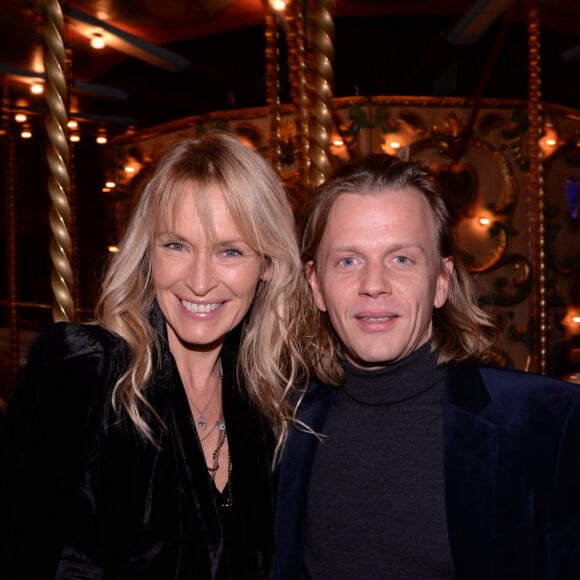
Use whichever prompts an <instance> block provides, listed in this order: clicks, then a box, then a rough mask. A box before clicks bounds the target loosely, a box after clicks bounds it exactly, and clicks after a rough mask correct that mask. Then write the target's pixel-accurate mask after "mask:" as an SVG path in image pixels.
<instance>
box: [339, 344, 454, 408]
mask: <svg viewBox="0 0 580 580" xmlns="http://www.w3.org/2000/svg"><path fill="white" fill-rule="evenodd" d="M431 349H432V345H431V342H430V341H428V342H427V343H425V344H424V345H423V346H421V347H420V348H418V349H417V350H416V351H415V352H413V353H411V354H410V355H409V356H408V357H407V358H405V359H403V360H401V361H399V362H397V363H395V364H393V365H389V366H386V367H384V368H382V369H376V370H365V369H361V368H359V367H355V366H354V365H352V364H351V363H350V362H348V361H346V360H343V362H342V365H343V367H344V370H345V374H346V381H345V385H344V391H345V394H346V395H347V396H348V397H349V398H351V399H354V400H355V401H357V402H359V403H361V404H364V405H389V404H394V403H401V402H404V401H407V400H409V399H412V398H414V397H416V396H418V395H420V394H421V393H423V392H425V391H428V390H429V389H431V388H432V387H433V386H434V385H436V384H437V383H439V381H441V380H442V378H443V369H442V368H441V367H439V366H438V365H437V358H438V352H437V351H434V352H432V350H431Z"/></svg>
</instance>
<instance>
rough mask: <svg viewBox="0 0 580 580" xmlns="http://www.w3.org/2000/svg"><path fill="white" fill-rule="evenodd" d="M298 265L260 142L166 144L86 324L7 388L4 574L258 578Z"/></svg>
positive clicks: (62, 336) (290, 370)
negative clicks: (10, 391)
mask: <svg viewBox="0 0 580 580" xmlns="http://www.w3.org/2000/svg"><path fill="white" fill-rule="evenodd" d="M300 275H301V268H300V259H299V255H298V250H297V246H296V242H295V238H294V222H293V216H292V212H291V209H290V207H289V204H288V202H287V199H286V196H285V193H284V190H283V189H282V187H281V185H280V184H279V181H278V180H277V178H276V176H275V174H274V172H273V171H272V170H271V169H270V168H269V166H268V165H267V163H266V162H265V161H264V160H263V159H262V157H261V156H260V155H259V154H258V153H256V152H254V151H253V150H251V149H249V148H247V147H246V146H244V145H242V144H241V143H240V142H239V141H238V140H237V139H236V138H235V137H234V136H231V135H228V134H226V133H220V132H214V133H210V134H207V135H205V136H204V137H202V138H201V139H200V140H199V141H193V140H186V141H183V142H180V143H179V144H177V145H176V146H174V147H173V148H172V149H171V150H170V151H169V152H168V153H166V155H165V156H164V157H163V158H162V159H161V160H160V162H159V164H158V165H157V167H156V169H155V171H154V173H153V175H152V177H151V179H150V181H149V183H148V184H147V185H146V187H145V188H144V190H143V194H142V196H141V198H140V200H139V202H138V205H137V207H136V209H135V212H134V214H133V217H132V219H131V221H130V222H129V224H128V227H127V231H126V234H125V236H124V239H123V241H122V243H121V245H120V250H119V252H118V254H116V255H115V257H114V258H113V261H112V263H111V265H110V267H109V270H108V272H107V274H106V277H105V280H104V284H103V288H102V293H101V297H100V300H99V303H98V306H97V324H94V325H80V324H66V323H64V324H62V323H61V324H56V325H53V326H52V327H51V328H50V329H49V330H48V331H47V332H46V333H45V334H44V335H43V336H42V338H41V339H40V340H39V341H38V343H37V344H36V346H35V347H34V348H33V350H32V352H31V353H30V356H29V360H28V363H27V366H26V367H25V369H24V371H23V374H22V376H21V379H20V381H19V385H18V386H17V388H16V390H15V393H14V396H13V400H12V402H11V405H10V406H9V411H8V417H7V420H8V433H7V436H8V440H7V445H6V449H7V451H6V455H7V457H6V459H5V461H6V462H7V463H8V464H7V465H5V466H4V473H6V474H7V485H8V489H6V490H4V493H3V499H2V501H6V502H8V503H9V505H8V506H7V509H8V510H9V513H5V514H0V515H2V516H5V517H4V520H5V521H6V520H8V521H9V524H8V525H9V528H10V529H9V530H8V533H9V535H10V538H9V539H5V540H3V541H2V546H3V548H2V549H3V550H4V556H3V563H2V564H1V565H0V572H1V573H0V576H1V577H2V578H4V579H6V578H34V579H35V580H37V579H42V578H52V577H55V575H56V577H57V578H66V579H69V578H101V577H104V578H115V579H118V578H127V579H131V580H135V579H140V578H151V579H156V580H166V579H170V578H189V579H193V578H196V579H197V578H200V579H205V578H228V579H235V578H240V579H242V578H243V579H249V578H265V577H268V576H269V573H270V566H271V559H272V517H273V499H272V498H273V493H272V491H273V488H274V483H273V481H272V477H271V466H272V462H273V458H274V455H275V450H276V444H277V443H278V445H280V444H281V443H282V441H283V440H284V437H285V434H286V430H287V422H288V420H289V417H290V409H289V405H288V403H287V402H286V393H287V391H288V390H289V389H290V388H291V386H292V385H293V384H295V383H296V382H297V381H298V380H300V378H301V368H302V367H301V365H300V364H299V356H298V354H297V351H296V350H295V348H294V346H293V342H292V341H291V339H290V337H291V336H293V335H294V330H293V326H292V324H296V320H295V319H294V322H293V321H292V320H290V318H291V317H290V316H289V314H288V312H289V307H290V305H292V303H293V301H294V300H295V298H294V296H295V292H294V289H295V287H296V285H297V284H298V282H299V279H300ZM2 525H5V524H2ZM2 567H4V568H5V569H4V570H2Z"/></svg>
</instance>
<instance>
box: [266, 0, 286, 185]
mask: <svg viewBox="0 0 580 580" xmlns="http://www.w3.org/2000/svg"><path fill="white" fill-rule="evenodd" d="M265 31H266V104H267V105H268V110H269V113H270V159H271V160H272V165H273V167H274V169H275V170H276V171H277V172H278V175H281V174H282V144H281V141H282V139H281V136H280V124H281V111H280V109H281V104H280V32H279V30H278V23H277V15H276V14H275V13H274V9H273V8H272V7H271V6H270V3H269V2H266V13H265Z"/></svg>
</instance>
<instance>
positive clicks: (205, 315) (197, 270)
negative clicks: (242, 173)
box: [151, 188, 265, 352]
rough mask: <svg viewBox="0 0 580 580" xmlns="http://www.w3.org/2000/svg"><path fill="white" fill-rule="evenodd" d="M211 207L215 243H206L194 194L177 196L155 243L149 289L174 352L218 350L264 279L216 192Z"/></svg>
mask: <svg viewBox="0 0 580 580" xmlns="http://www.w3.org/2000/svg"><path fill="white" fill-rule="evenodd" d="M210 202H211V203H210V214H211V216H212V219H213V226H214V230H215V239H214V240H210V239H209V238H208V235H207V229H206V228H205V227H204V225H203V224H202V219H201V217H200V215H199V212H198V210H197V208H196V204H195V201H194V196H193V192H192V193H191V194H188V193H187V192H186V194H185V195H183V196H182V198H181V200H180V201H179V202H178V203H177V204H176V206H175V207H174V209H173V212H169V213H170V214H171V213H172V215H170V216H168V218H167V223H165V224H160V227H159V231H158V233H157V235H156V238H155V240H154V245H153V251H152V258H151V268H152V276H153V283H154V287H155V294H156V297H157V301H158V303H159V306H160V307H161V311H162V312H163V315H164V317H165V320H166V322H167V327H168V336H169V344H170V347H171V350H172V351H173V352H175V350H174V348H183V347H185V348H187V349H188V350H191V349H194V350H204V351H207V350H213V349H214V348H216V349H219V348H221V346H222V344H223V341H224V337H225V335H226V334H227V333H228V332H230V331H231V330H232V329H233V328H235V327H236V326H237V325H238V324H239V323H240V322H241V320H242V319H243V318H244V316H245V315H246V314H247V312H248V310H249V309H250V306H251V305H252V302H253V300H254V297H255V295H256V289H257V285H258V282H259V281H260V279H263V278H264V276H265V273H264V272H263V271H262V266H261V260H260V257H259V256H258V254H256V252H254V250H253V249H252V248H251V247H250V246H249V245H248V244H247V243H246V241H245V240H244V239H243V237H242V235H241V234H240V232H239V230H238V228H237V227H236V225H235V224H234V221H233V220H232V217H231V215H230V212H229V210H228V208H227V206H226V203H225V200H224V198H223V195H222V194H221V192H220V191H219V189H218V188H214V189H213V191H212V192H211V195H210ZM171 218H173V219H171Z"/></svg>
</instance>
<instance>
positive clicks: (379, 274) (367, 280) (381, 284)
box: [360, 262, 392, 297]
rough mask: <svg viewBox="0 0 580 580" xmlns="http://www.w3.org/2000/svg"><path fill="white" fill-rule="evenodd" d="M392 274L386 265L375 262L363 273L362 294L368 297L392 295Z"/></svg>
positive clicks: (366, 267)
mask: <svg viewBox="0 0 580 580" xmlns="http://www.w3.org/2000/svg"><path fill="white" fill-rule="evenodd" d="M391 290H392V288H391V281H390V273H389V271H388V268H387V267H386V266H385V264H383V263H380V262H376V263H375V262H373V263H369V264H367V265H366V266H365V267H364V269H363V271H362V278H361V285H360V293H361V294H364V295H367V296H373V297H375V296H379V295H380V294H390V293H391Z"/></svg>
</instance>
